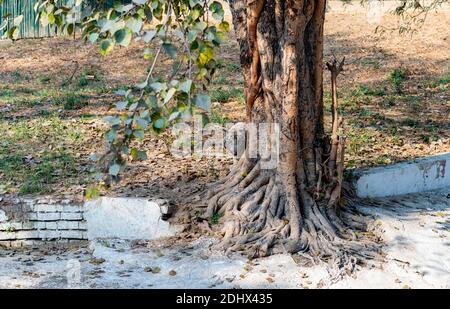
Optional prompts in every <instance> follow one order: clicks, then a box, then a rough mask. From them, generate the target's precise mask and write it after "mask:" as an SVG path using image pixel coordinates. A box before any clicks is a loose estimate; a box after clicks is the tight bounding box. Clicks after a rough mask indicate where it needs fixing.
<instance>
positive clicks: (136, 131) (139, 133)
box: [133, 130, 144, 139]
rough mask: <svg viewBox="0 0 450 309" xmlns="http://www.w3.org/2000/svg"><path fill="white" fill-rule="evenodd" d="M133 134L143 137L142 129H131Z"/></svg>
mask: <svg viewBox="0 0 450 309" xmlns="http://www.w3.org/2000/svg"><path fill="white" fill-rule="evenodd" d="M133 135H134V136H135V137H136V138H139V139H143V138H144V130H135V131H133Z"/></svg>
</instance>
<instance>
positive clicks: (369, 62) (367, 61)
mask: <svg viewBox="0 0 450 309" xmlns="http://www.w3.org/2000/svg"><path fill="white" fill-rule="evenodd" d="M361 63H362V64H363V65H364V66H368V67H372V68H374V69H377V70H378V69H379V68H381V64H380V62H379V61H378V60H375V59H370V58H364V59H362V60H361Z"/></svg>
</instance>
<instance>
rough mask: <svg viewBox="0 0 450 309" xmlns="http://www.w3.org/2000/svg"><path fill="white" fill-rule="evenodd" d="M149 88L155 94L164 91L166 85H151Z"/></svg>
mask: <svg viewBox="0 0 450 309" xmlns="http://www.w3.org/2000/svg"><path fill="white" fill-rule="evenodd" d="M150 87H151V88H152V89H153V91H155V92H156V93H158V92H161V90H166V89H167V85H166V84H165V83H153V84H150Z"/></svg>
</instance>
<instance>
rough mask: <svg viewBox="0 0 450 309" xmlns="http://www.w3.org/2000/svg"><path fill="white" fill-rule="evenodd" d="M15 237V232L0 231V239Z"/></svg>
mask: <svg viewBox="0 0 450 309" xmlns="http://www.w3.org/2000/svg"><path fill="white" fill-rule="evenodd" d="M11 239H16V232H0V240H11Z"/></svg>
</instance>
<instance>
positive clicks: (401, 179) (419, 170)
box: [351, 152, 450, 198]
mask: <svg viewBox="0 0 450 309" xmlns="http://www.w3.org/2000/svg"><path fill="white" fill-rule="evenodd" d="M351 174H352V179H353V184H354V186H355V188H356V193H357V196H358V197H361V198H367V197H387V196H395V195H402V194H409V193H419V192H423V191H429V190H435V189H441V188H444V187H450V152H448V153H444V154H440V155H437V156H432V157H426V158H423V159H417V160H414V161H409V162H404V163H397V164H392V165H389V166H383V167H374V168H365V169H355V170H353V171H351Z"/></svg>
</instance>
